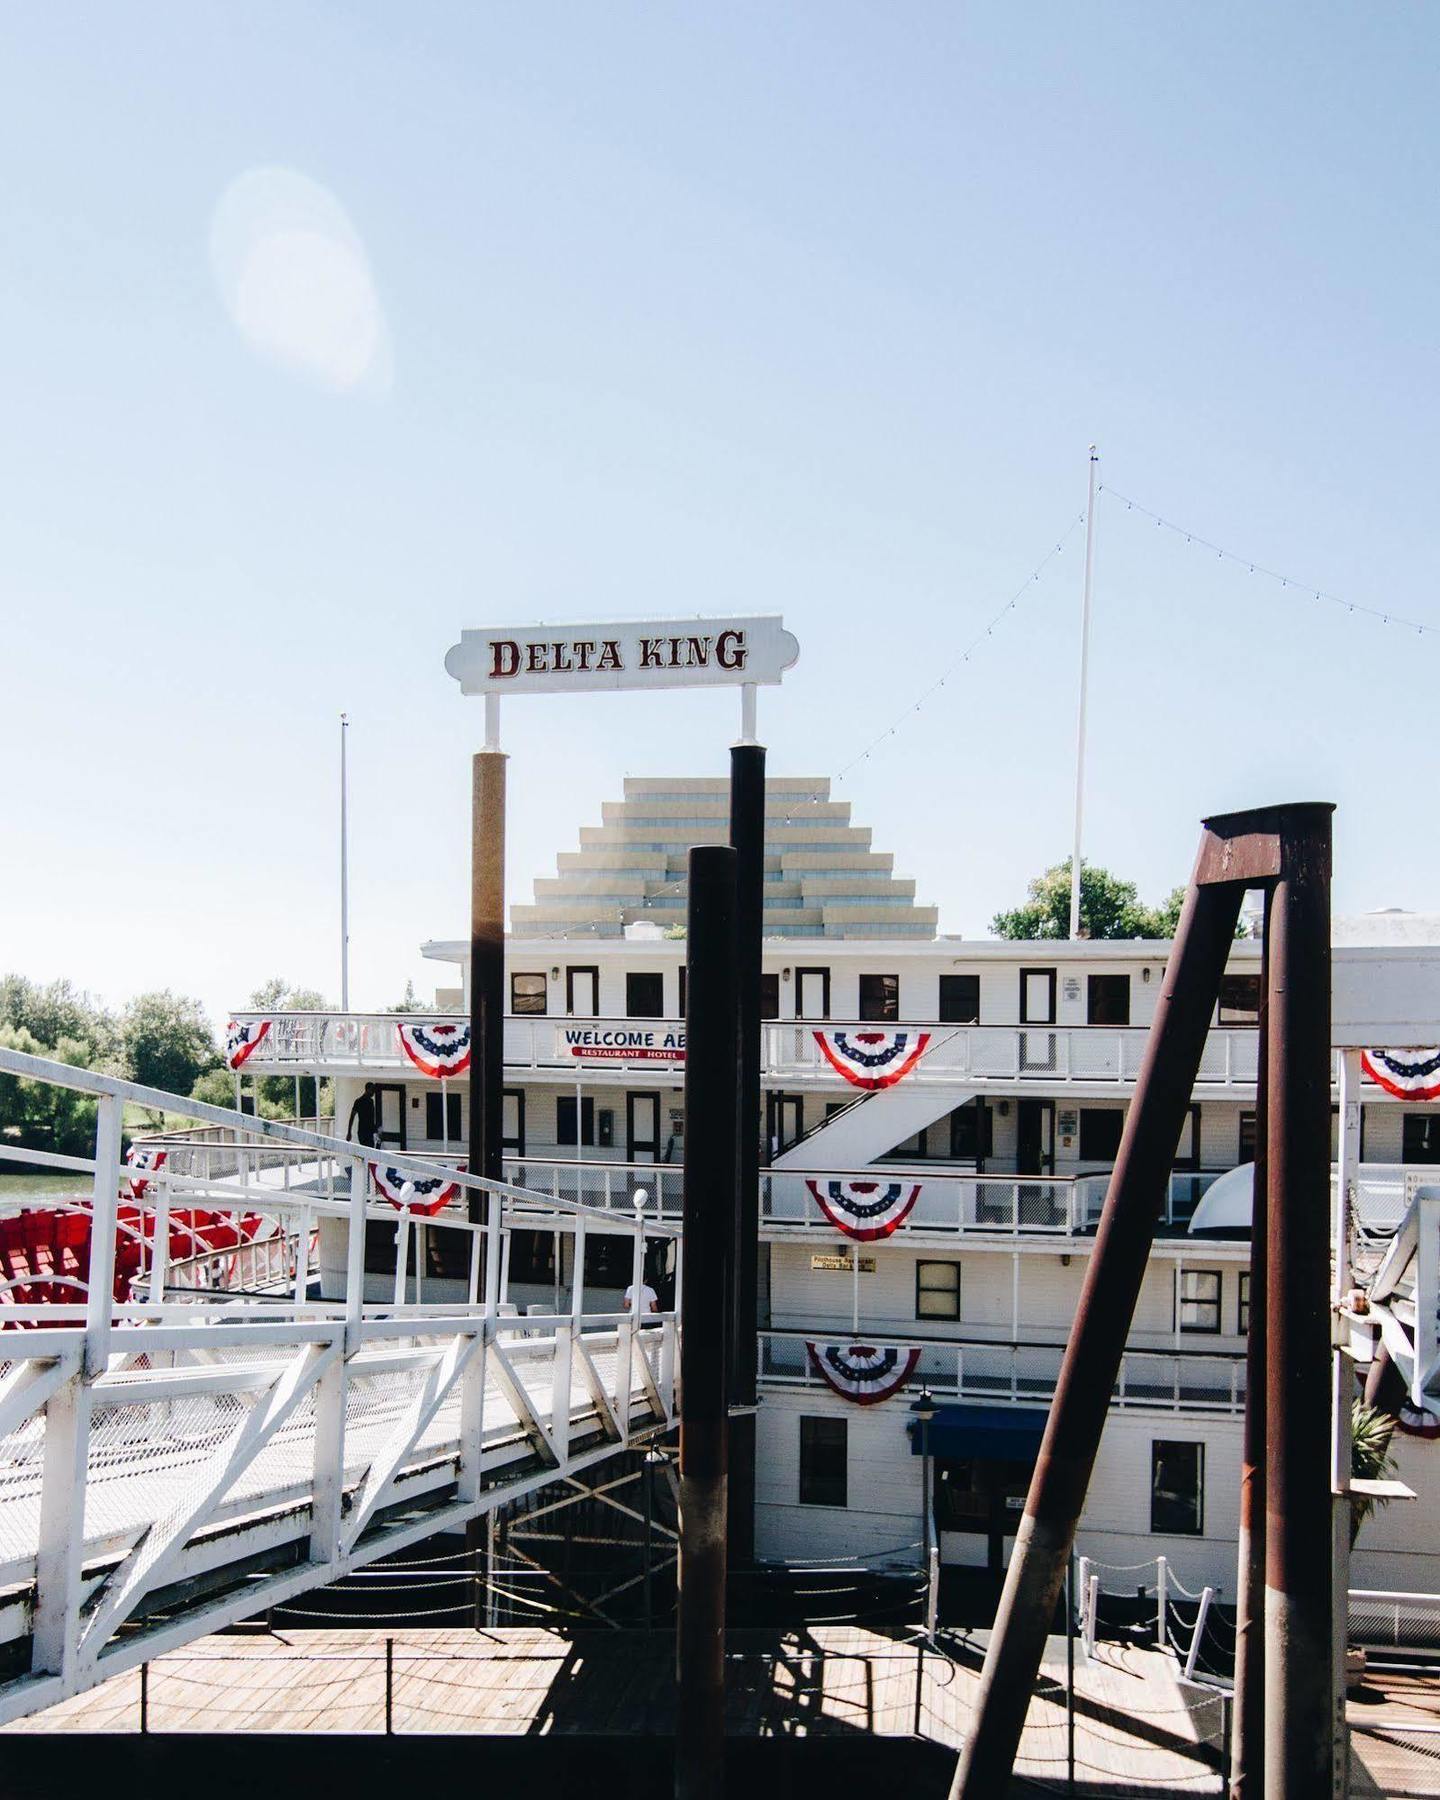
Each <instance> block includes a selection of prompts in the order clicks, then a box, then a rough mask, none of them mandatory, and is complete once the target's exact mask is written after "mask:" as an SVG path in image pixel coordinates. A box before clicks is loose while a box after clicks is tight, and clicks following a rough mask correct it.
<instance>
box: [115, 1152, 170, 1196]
mask: <svg viewBox="0 0 1440 1800" xmlns="http://www.w3.org/2000/svg"><path fill="white" fill-rule="evenodd" d="M168 1154H169V1152H168V1151H166V1150H156V1149H149V1150H147V1149H145V1148H144V1147H143V1146H142V1145H140V1144H132V1145H131V1146H130V1149H129V1152H128V1153H127V1155H126V1157H125V1166H126V1168H127V1169H149V1170H151V1171H152V1172H153V1171H154V1170H156V1169H163V1168H164V1167H165V1158H166V1157H167V1156H168ZM126 1186H127V1187H128V1188H129V1190H130V1198H131V1199H132V1200H143V1199H144V1198H145V1190H146V1189H147V1188H148V1187H149V1186H150V1183H149V1182H148V1181H147V1180H146V1179H145V1177H144V1176H143V1175H132V1176H131V1177H130V1179H129V1181H128V1182H127V1183H126Z"/></svg>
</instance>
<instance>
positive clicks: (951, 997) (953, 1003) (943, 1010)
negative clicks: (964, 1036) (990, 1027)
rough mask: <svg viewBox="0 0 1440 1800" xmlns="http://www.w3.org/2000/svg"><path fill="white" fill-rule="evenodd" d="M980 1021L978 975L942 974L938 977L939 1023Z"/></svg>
mask: <svg viewBox="0 0 1440 1800" xmlns="http://www.w3.org/2000/svg"><path fill="white" fill-rule="evenodd" d="M979 1022H980V977H979V976H978V975H942V976H941V977H940V1023H941V1024H942V1025H978V1024H979Z"/></svg>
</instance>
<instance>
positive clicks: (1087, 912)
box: [990, 856, 1179, 938]
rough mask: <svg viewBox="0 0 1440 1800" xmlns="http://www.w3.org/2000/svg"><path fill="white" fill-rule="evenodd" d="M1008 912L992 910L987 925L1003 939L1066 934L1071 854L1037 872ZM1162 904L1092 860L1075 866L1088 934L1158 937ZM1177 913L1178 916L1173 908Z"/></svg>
mask: <svg viewBox="0 0 1440 1800" xmlns="http://www.w3.org/2000/svg"><path fill="white" fill-rule="evenodd" d="M1026 891H1027V894H1028V898H1027V900H1026V902H1025V904H1024V905H1023V906H1017V907H1016V908H1015V909H1014V911H1013V912H1002V913H996V915H995V917H994V918H993V919H992V920H991V922H990V929H991V930H992V931H993V932H994V933H995V934H996V936H997V937H1003V938H1068V937H1069V935H1070V858H1069V857H1068V856H1067V857H1066V858H1065V860H1064V862H1062V863H1056V864H1055V866H1054V867H1053V868H1050V869H1046V870H1045V872H1044V873H1043V874H1041V875H1037V876H1036V877H1035V878H1034V880H1033V881H1031V883H1030V884H1029V887H1028V889H1027V890H1026ZM1164 916H1165V915H1164V912H1163V909H1158V910H1157V909H1156V908H1154V907H1150V906H1145V905H1143V904H1142V903H1141V901H1140V898H1139V896H1138V894H1137V892H1136V888H1135V883H1134V882H1133V881H1125V880H1123V879H1122V878H1121V877H1120V876H1119V875H1112V874H1111V873H1110V871H1109V869H1102V868H1098V867H1096V865H1095V864H1094V863H1087V862H1082V863H1081V865H1080V930H1081V933H1082V935H1084V936H1085V937H1092V938H1149V937H1163V936H1165V935H1166V934H1165V931H1164ZM1176 916H1177V917H1178V916H1179V914H1178V911H1177V914H1176Z"/></svg>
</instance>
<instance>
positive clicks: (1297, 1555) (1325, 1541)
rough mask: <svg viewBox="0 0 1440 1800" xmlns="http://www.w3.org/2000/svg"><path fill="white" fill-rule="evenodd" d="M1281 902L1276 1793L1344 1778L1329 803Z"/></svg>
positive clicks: (1274, 1482) (1272, 1459)
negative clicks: (1333, 1482) (1336, 1712)
mask: <svg viewBox="0 0 1440 1800" xmlns="http://www.w3.org/2000/svg"><path fill="white" fill-rule="evenodd" d="M1288 810H1289V812H1290V813H1291V815H1292V818H1291V825H1290V830H1289V831H1288V832H1287V834H1286V837H1285V840H1284V843H1283V846H1282V861H1281V871H1280V876H1279V879H1278V880H1277V881H1276V883H1275V886H1274V889H1273V891H1272V894H1271V898H1270V908H1269V912H1270V944H1269V949H1270V956H1269V981H1268V995H1267V1006H1268V1029H1267V1036H1268V1039H1269V1058H1270V1063H1269V1067H1270V1071H1271V1076H1272V1079H1271V1081H1270V1101H1269V1118H1268V1121H1267V1132H1266V1137H1267V1143H1268V1153H1269V1184H1270V1201H1271V1204H1270V1207H1269V1215H1268V1219H1267V1239H1268V1241H1267V1246H1266V1257H1267V1269H1266V1320H1265V1327H1266V1335H1265V1381H1266V1396H1265V1409H1266V1479H1265V1514H1266V1517H1265V1706H1264V1718H1265V1727H1264V1729H1265V1788H1264V1792H1265V1794H1266V1795H1267V1796H1269V1797H1270V1800H1302V1797H1303V1800H1310V1796H1315V1795H1328V1794H1329V1793H1330V1792H1331V1789H1332V1784H1333V1765H1334V1741H1333V1737H1332V1729H1331V1723H1332V1721H1331V1711H1332V1709H1331V1684H1332V1679H1333V1677H1332V1670H1331V1663H1332V1644H1331V1630H1332V1614H1333V1607H1334V1593H1333V1589H1334V1582H1333V1580H1332V1565H1331V1531H1332V1519H1331V1514H1332V1499H1331V1487H1330V1387H1331V1366H1330V1363H1331V1344H1330V1291H1329V1290H1330V1067H1331V1052H1330V833H1331V813H1332V812H1333V810H1334V809H1333V808H1332V807H1329V806H1306V807H1295V808H1291V809H1288Z"/></svg>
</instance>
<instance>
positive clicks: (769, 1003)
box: [760, 973, 780, 1019]
mask: <svg viewBox="0 0 1440 1800" xmlns="http://www.w3.org/2000/svg"><path fill="white" fill-rule="evenodd" d="M760 1017H761V1018H762V1019H778V1018H779V1017H780V977H779V976H778V975H776V974H773V973H772V974H769V975H762V976H761V977H760Z"/></svg>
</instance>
